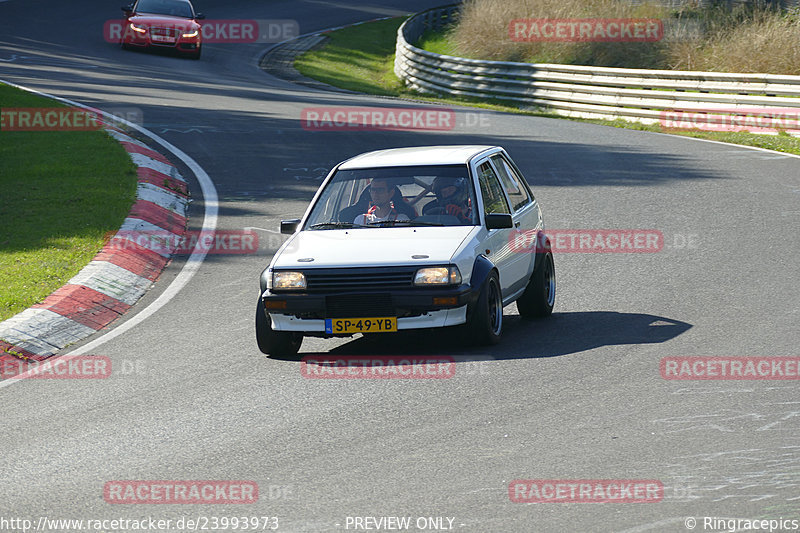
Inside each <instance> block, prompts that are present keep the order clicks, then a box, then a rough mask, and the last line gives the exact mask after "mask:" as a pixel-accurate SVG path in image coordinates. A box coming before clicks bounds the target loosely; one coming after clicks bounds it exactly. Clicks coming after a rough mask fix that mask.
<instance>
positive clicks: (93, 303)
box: [0, 124, 190, 377]
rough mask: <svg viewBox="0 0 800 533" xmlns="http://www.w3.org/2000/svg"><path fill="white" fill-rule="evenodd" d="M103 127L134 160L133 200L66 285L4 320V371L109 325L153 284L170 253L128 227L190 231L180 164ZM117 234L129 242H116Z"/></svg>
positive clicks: (0, 332)
mask: <svg viewBox="0 0 800 533" xmlns="http://www.w3.org/2000/svg"><path fill="white" fill-rule="evenodd" d="M104 128H105V130H106V132H107V133H108V134H109V135H111V137H113V138H114V139H116V140H117V141H118V142H119V143H120V144H121V145H122V147H123V148H125V150H126V151H127V152H128V155H129V156H130V157H131V160H132V161H133V162H134V164H135V165H136V166H137V171H136V174H137V181H138V183H137V190H136V200H135V202H134V204H133V206H132V207H131V210H130V212H129V213H128V216H127V217H126V218H125V220H124V221H123V223H122V226H121V227H120V229H119V231H117V232H116V234H115V235H114V236H112V237H111V238H110V239H109V240H108V241H107V242H106V244H105V245H104V246H103V248H102V249H101V250H100V252H98V253H97V255H96V256H95V257H94V258H93V259H92V261H91V262H89V264H88V265H86V266H85V267H84V268H83V269H81V271H80V272H78V274H77V275H75V276H74V277H73V278H72V279H70V280H69V281H68V282H67V283H66V285H64V286H62V287H61V288H59V289H57V290H56V291H54V292H53V293H52V294H50V295H49V296H47V298H45V299H44V301H42V302H41V303H38V304H35V305H33V306H32V307H30V308H28V309H26V310H24V311H22V312H21V313H18V314H17V315H15V316H13V317H11V318H9V319H8V320H5V321H3V322H0V377H2V371H1V369H2V368H3V367H4V366H5V365H6V364H11V363H13V364H16V363H17V362H18V361H19V360H20V359H24V360H25V359H31V360H34V361H42V360H44V359H47V358H48V357H51V356H53V355H55V354H56V353H57V352H58V351H59V350H61V349H63V348H64V347H66V346H67V345H69V344H73V343H75V342H78V341H80V340H83V339H85V338H86V337H88V336H90V335H93V334H94V333H96V332H97V331H99V330H101V329H104V328H106V327H107V326H108V325H109V324H111V323H112V322H113V321H114V320H116V319H117V318H119V317H120V316H121V315H122V314H124V313H125V312H127V311H128V310H129V309H130V308H131V307H132V306H133V304H135V303H136V301H137V300H139V298H141V297H142V296H143V295H144V294H145V292H147V291H148V290H149V289H150V288H151V287H152V285H153V283H154V282H155V281H156V279H158V276H159V275H160V274H161V271H162V270H163V269H164V267H166V265H167V263H168V262H169V259H170V257H171V254H169V253H166V252H165V251H164V249H163V246H161V247H156V248H155V249H153V250H151V249H148V248H147V246H146V244H147V243H146V242H144V244H142V243H140V242H133V241H131V240H126V237H129V236H130V234H131V232H141V233H142V235H147V234H148V233H150V234H152V233H156V234H157V235H159V236H165V235H169V237H170V239H172V238H173V237H174V239H175V242H177V240H179V239H180V237H181V236H183V235H184V233H185V232H186V224H187V220H186V212H187V209H188V205H189V201H190V200H189V192H188V187H187V184H186V181H185V180H184V179H183V177H182V176H181V175H180V173H179V172H178V169H177V168H176V167H175V166H174V165H173V164H172V163H170V162H169V160H168V159H167V158H166V157H164V156H163V155H162V154H160V153H158V152H156V151H154V150H152V149H151V148H150V147H148V146H147V145H145V144H144V143H142V142H140V141H137V140H136V139H134V138H133V137H131V136H129V135H127V134H126V133H124V132H123V131H121V130H119V129H116V128H115V127H112V126H110V125H109V124H106V125H105V126H104ZM115 237H119V239H120V240H117V241H116V242H117V243H119V242H123V243H124V246H119V244H114V241H115Z"/></svg>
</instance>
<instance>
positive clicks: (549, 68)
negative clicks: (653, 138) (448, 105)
mask: <svg viewBox="0 0 800 533" xmlns="http://www.w3.org/2000/svg"><path fill="white" fill-rule="evenodd" d="M459 7H460V6H459V5H458V4H455V5H450V6H444V7H439V8H434V9H430V10H428V11H424V12H422V13H418V14H417V15H414V16H412V17H411V18H409V19H408V20H407V21H406V22H405V23H403V25H402V26H400V28H399V29H398V32H397V46H396V55H395V65H394V72H395V74H396V75H397V76H398V77H399V78H400V79H402V80H404V82H405V83H406V84H407V85H408V86H409V87H411V88H413V89H415V90H418V91H420V92H432V93H443V94H455V95H464V96H472V97H478V98H488V99H498V100H508V101H514V102H518V103H522V104H529V105H533V106H537V107H541V108H546V109H548V110H550V111H552V112H554V113H557V114H560V115H564V116H571V117H581V118H602V119H611V120H613V119H616V118H624V119H626V120H634V121H638V122H643V123H657V122H659V121H660V120H661V119H663V118H664V117H665V116H667V117H669V116H675V115H674V114H673V115H668V113H670V112H674V111H681V112H685V113H690V114H693V115H694V116H695V117H696V116H698V115H701V114H708V115H710V116H711V118H709V123H710V124H711V128H709V129H715V128H714V126H713V125H714V124H715V123H717V122H722V123H733V122H729V121H735V120H736V118H735V117H737V116H738V117H741V116H742V115H745V114H748V113H749V114H762V115H764V114H767V115H770V114H771V115H775V116H779V117H780V116H783V117H785V118H786V120H784V121H783V122H780V121H778V122H777V123H778V124H780V126H781V129H785V130H789V131H790V132H791V133H795V131H794V130H797V132H798V133H800V76H789V75H785V76H784V75H775V74H739V73H725V72H694V71H675V70H647V69H624V68H608V67H592V66H581V65H559V64H550V63H539V64H533V63H517V62H510V61H487V60H477V59H466V58H461V57H454V56H447V55H441V54H436V53H433V52H428V51H426V50H422V49H420V48H417V47H416V46H413V45H412V44H411V43H415V42H417V41H418V40H419V39H420V37H421V36H422V35H423V33H425V32H426V31H428V30H437V29H440V28H442V27H444V26H446V25H448V24H452V23H453V22H454V21H455V20H456V18H457V16H458V10H459ZM726 121H727V122H726ZM772 132H773V133H774V130H772Z"/></svg>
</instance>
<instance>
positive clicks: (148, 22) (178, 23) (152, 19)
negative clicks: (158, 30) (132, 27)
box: [128, 13, 200, 30]
mask: <svg viewBox="0 0 800 533" xmlns="http://www.w3.org/2000/svg"><path fill="white" fill-rule="evenodd" d="M128 20H129V21H130V22H131V23H133V24H137V25H142V26H161V27H165V28H177V29H180V30H191V29H193V28H196V27H198V26H199V25H200V24H198V23H197V22H195V21H194V20H192V19H187V18H183V17H173V16H171V15H151V14H146V13H143V14H141V15H134V16H132V17H130V18H129V19H128Z"/></svg>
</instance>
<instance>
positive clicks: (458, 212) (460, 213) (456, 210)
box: [445, 204, 464, 218]
mask: <svg viewBox="0 0 800 533" xmlns="http://www.w3.org/2000/svg"><path fill="white" fill-rule="evenodd" d="M445 212H446V213H447V214H448V215H453V216H454V217H458V218H464V210H463V209H461V208H460V207H458V206H457V205H455V204H448V206H447V207H446V208H445Z"/></svg>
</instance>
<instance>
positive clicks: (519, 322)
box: [286, 311, 692, 361]
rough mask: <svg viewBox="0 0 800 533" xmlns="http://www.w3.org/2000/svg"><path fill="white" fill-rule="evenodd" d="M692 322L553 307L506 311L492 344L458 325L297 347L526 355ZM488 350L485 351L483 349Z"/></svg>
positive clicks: (634, 337)
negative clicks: (526, 313) (544, 314)
mask: <svg viewBox="0 0 800 533" xmlns="http://www.w3.org/2000/svg"><path fill="white" fill-rule="evenodd" d="M691 327H692V325H691V324H688V323H686V322H681V321H679V320H674V319H671V318H666V317H660V316H656V315H648V314H644V313H619V312H615V311H585V312H570V313H554V314H553V316H552V317H550V318H549V319H546V320H535V321H529V320H524V319H522V318H520V317H519V315H506V316H505V317H504V331H503V340H502V341H501V343H500V344H499V345H498V346H496V347H486V346H473V345H470V344H468V342H467V341H465V340H464V337H465V333H464V331H462V330H460V329H459V328H458V327H456V328H446V329H437V330H428V331H425V330H419V331H407V332H398V333H394V334H374V335H372V336H368V337H360V338H358V339H354V340H353V341H351V342H348V343H346V344H343V345H341V346H338V347H336V348H334V349H332V350H330V351H329V352H327V353H318V352H312V353H301V354H300V355H299V356H298V357H295V358H291V359H286V360H287V361H288V360H292V361H297V360H298V359H299V358H302V357H307V356H314V357H321V358H331V357H347V356H355V357H365V356H386V355H392V356H400V357H405V356H454V357H455V358H456V361H459V359H460V358H459V356H465V358H466V360H470V361H472V360H476V359H482V358H485V359H491V360H504V359H527V358H541V357H557V356H564V355H570V354H574V353H579V352H583V351H586V350H591V349H594V348H600V347H603V346H618V345H635V344H658V343H662V342H666V341H668V340H670V339H673V338H675V337H677V336H678V335H681V334H682V333H684V332H686V331H688V330H689V329H690V328H691ZM487 354H488V355H487Z"/></svg>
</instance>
